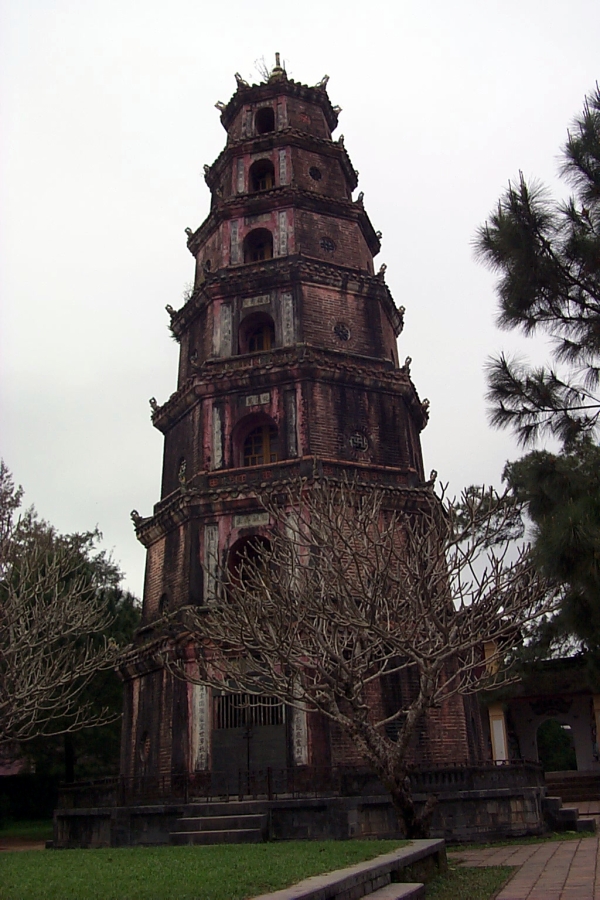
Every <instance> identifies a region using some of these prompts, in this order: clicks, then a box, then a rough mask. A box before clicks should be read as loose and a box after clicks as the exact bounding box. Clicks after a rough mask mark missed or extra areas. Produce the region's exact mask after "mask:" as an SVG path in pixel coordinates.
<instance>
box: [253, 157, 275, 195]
mask: <svg viewBox="0 0 600 900" xmlns="http://www.w3.org/2000/svg"><path fill="white" fill-rule="evenodd" d="M249 175H250V178H249V183H250V190H251V191H268V190H270V189H271V188H273V187H275V167H274V166H273V163H272V162H271V160H270V159H257V160H256V162H255V163H252V165H251V166H250V173H249Z"/></svg>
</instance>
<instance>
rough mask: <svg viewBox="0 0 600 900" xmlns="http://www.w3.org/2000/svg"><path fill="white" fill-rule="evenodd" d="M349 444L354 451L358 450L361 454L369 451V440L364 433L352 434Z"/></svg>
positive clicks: (356, 432)
mask: <svg viewBox="0 0 600 900" xmlns="http://www.w3.org/2000/svg"><path fill="white" fill-rule="evenodd" d="M349 443H350V446H351V447H352V449H353V450H358V451H359V452H360V453H364V451H365V450H368V449H369V439H368V438H367V436H366V434H363V433H362V431H355V432H354V434H351V435H350V440H349Z"/></svg>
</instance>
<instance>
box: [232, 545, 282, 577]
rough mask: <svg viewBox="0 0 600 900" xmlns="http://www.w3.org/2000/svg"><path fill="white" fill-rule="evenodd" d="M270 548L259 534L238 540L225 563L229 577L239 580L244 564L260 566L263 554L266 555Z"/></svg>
mask: <svg viewBox="0 0 600 900" xmlns="http://www.w3.org/2000/svg"><path fill="white" fill-rule="evenodd" d="M270 548H271V544H270V541H269V540H268V538H266V537H263V535H261V534H253V535H252V536H251V537H244V538H240V539H239V540H238V541H236V542H235V544H234V545H233V547H232V548H231V550H230V551H229V557H228V560H227V563H228V567H229V572H230V574H231V576H232V577H233V578H234V579H237V578H239V576H240V570H241V571H242V573H243V568H244V563H249V564H251V565H252V564H254V565H257V566H260V565H261V562H262V560H263V559H264V554H265V553H268V552H269V550H270Z"/></svg>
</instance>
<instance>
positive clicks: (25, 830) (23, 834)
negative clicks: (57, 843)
mask: <svg viewBox="0 0 600 900" xmlns="http://www.w3.org/2000/svg"><path fill="white" fill-rule="evenodd" d="M3 837H10V838H24V839H25V840H27V841H50V840H52V819H40V820H38V821H31V820H30V821H27V822H11V823H10V824H9V825H6V826H5V827H4V828H0V838H3Z"/></svg>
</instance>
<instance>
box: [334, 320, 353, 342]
mask: <svg viewBox="0 0 600 900" xmlns="http://www.w3.org/2000/svg"><path fill="white" fill-rule="evenodd" d="M333 333H334V334H335V336H336V338H338V340H340V341H349V340H350V329H349V328H348V326H347V325H346V323H345V322H336V323H335V325H334V326H333Z"/></svg>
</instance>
